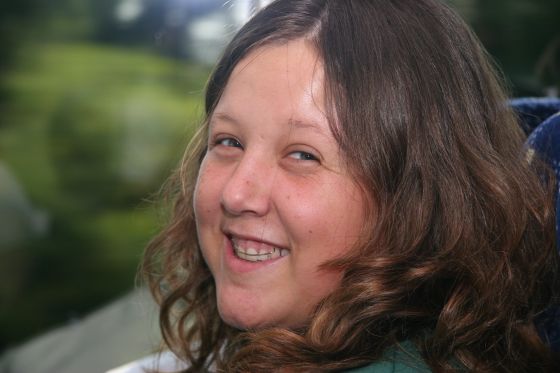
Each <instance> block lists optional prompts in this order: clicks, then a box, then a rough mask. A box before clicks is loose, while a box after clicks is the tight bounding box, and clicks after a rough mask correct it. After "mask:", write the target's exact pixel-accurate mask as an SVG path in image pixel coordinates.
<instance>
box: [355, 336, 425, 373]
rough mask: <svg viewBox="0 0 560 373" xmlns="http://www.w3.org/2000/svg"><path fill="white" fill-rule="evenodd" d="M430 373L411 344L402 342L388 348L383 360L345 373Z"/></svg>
mask: <svg viewBox="0 0 560 373" xmlns="http://www.w3.org/2000/svg"><path fill="white" fill-rule="evenodd" d="M413 372H414V373H430V372H431V369H430V368H429V367H428V366H427V365H426V363H425V362H424V359H422V356H421V355H420V352H419V351H418V349H417V348H416V346H415V345H414V344H413V343H412V342H402V343H400V344H397V345H396V346H394V347H392V348H390V349H389V350H388V351H387V352H385V354H384V355H383V358H382V359H381V360H380V361H378V362H375V363H372V364H370V365H366V366H364V367H361V368H356V369H352V370H350V371H347V373H413Z"/></svg>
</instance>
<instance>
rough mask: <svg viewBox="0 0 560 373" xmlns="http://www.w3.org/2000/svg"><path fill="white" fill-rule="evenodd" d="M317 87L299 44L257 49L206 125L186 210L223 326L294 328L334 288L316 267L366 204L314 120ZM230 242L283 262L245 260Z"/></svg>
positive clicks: (307, 53)
mask: <svg viewBox="0 0 560 373" xmlns="http://www.w3.org/2000/svg"><path fill="white" fill-rule="evenodd" d="M323 79H324V78H323V68H322V63H321V61H320V59H319V58H318V56H317V54H316V52H315V50H314V49H313V48H312V47H311V46H310V45H309V44H308V43H307V42H306V41H304V40H296V41H292V42H288V43H286V44H282V45H271V46H265V47H261V48H259V49H257V50H256V51H253V52H252V53H251V54H249V55H248V56H247V57H246V58H245V59H243V60H242V61H241V62H240V63H239V64H238V65H237V66H236V68H235V70H234V71H233V74H232V76H231V77H230V79H229V81H228V84H227V86H226V88H225V91H224V93H223V96H222V97H221V99H220V101H219V103H218V105H217V107H216V109H215V111H214V112H213V114H212V116H211V118H210V126H209V142H208V151H207V153H206V155H205V157H204V160H203V162H202V165H201V168H200V172H199V176H198V180H197V185H196V190H195V199H194V208H195V214H196V222H197V231H198V238H199V243H200V246H201V249H202V253H203V256H204V258H205V260H206V262H207V264H208V266H209V268H210V270H211V272H212V274H213V276H214V280H215V283H216V290H217V302H218V308H219V312H220V316H221V317H222V319H223V320H224V321H225V322H226V323H228V324H230V325H232V326H234V327H237V328H240V329H258V328H262V327H267V326H280V327H287V328H296V327H299V326H302V325H304V324H305V323H306V322H307V321H308V319H309V317H310V315H311V313H312V311H313V308H314V307H315V306H316V305H317V303H318V302H320V300H321V299H323V298H324V297H325V296H327V295H328V294H329V293H331V292H332V291H333V290H334V289H335V288H336V287H337V286H338V284H339V282H340V278H341V273H340V272H339V271H334V270H329V271H326V270H320V269H319V267H320V265H321V264H323V263H325V262H327V261H329V260H331V259H334V258H336V257H338V256H340V255H343V254H344V253H346V252H348V250H350V249H351V248H352V246H353V244H354V243H355V242H356V240H357V238H358V237H359V234H360V231H361V228H362V225H363V223H364V202H365V198H364V196H363V195H362V193H361V191H360V189H359V187H358V186H357V184H356V183H355V181H354V180H353V179H352V178H351V177H350V175H349V174H348V172H347V171H346V169H345V166H344V162H343V158H342V155H341V154H340V149H339V146H338V144H337V142H336V140H335V138H334V137H333V134H332V132H331V130H330V127H329V123H328V121H327V119H326V117H325V115H324V112H325V110H324V97H323V95H324V93H323V87H324V85H323ZM234 242H235V243H237V244H238V245H241V246H243V247H245V248H247V247H253V248H257V249H258V250H262V251H264V252H265V251H267V250H268V251H270V250H272V248H273V247H278V248H282V249H284V250H288V251H287V252H288V253H289V255H287V256H283V257H280V258H276V259H273V260H266V261H261V262H249V261H246V260H243V259H240V258H239V257H237V256H235V254H234V251H233V244H234ZM284 253H286V251H284Z"/></svg>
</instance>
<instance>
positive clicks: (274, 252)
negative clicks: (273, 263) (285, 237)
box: [232, 239, 290, 262]
mask: <svg viewBox="0 0 560 373" xmlns="http://www.w3.org/2000/svg"><path fill="white" fill-rule="evenodd" d="M232 243H233V250H234V252H235V255H237V256H238V257H239V258H241V259H244V260H248V261H250V262H262V261H264V260H271V259H276V258H280V257H282V256H286V255H288V254H289V253H290V252H289V251H288V250H286V249H280V248H278V247H272V246H268V247H267V248H266V249H264V251H263V250H258V251H257V249H256V248H254V247H246V246H245V245H242V244H241V243H240V242H238V240H235V239H232Z"/></svg>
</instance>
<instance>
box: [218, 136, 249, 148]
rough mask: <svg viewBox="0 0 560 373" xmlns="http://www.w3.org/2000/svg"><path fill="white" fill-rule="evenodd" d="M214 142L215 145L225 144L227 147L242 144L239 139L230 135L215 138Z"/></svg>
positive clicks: (238, 146) (240, 146)
mask: <svg viewBox="0 0 560 373" xmlns="http://www.w3.org/2000/svg"><path fill="white" fill-rule="evenodd" d="M214 144H215V145H222V146H227V147H230V148H243V145H241V143H240V142H239V141H237V140H236V139H234V138H232V137H226V138H221V139H217V140H216V141H215V143H214Z"/></svg>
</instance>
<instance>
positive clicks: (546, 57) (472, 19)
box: [0, 0, 560, 372]
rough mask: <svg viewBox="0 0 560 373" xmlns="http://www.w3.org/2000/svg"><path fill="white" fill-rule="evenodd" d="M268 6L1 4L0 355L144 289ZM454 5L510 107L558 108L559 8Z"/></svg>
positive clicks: (124, 1)
mask: <svg viewBox="0 0 560 373" xmlns="http://www.w3.org/2000/svg"><path fill="white" fill-rule="evenodd" d="M268 2H270V1H262V0H261V1H259V0H230V1H225V0H49V1H45V0H2V2H1V3H0V48H1V49H0V356H1V355H2V353H3V352H4V355H6V356H7V353H6V351H12V352H11V353H12V354H13V351H14V348H15V347H17V346H25V345H23V343H25V342H26V341H29V340H30V338H33V337H35V336H38V335H40V334H43V333H45V332H47V331H49V330H53V329H54V328H57V327H61V326H66V327H68V326H72V325H77V324H79V323H80V322H83V320H87V318H88V317H89V316H87V315H91V314H92V312H93V311H94V310H97V309H100V308H102V307H103V305H105V304H106V303H108V302H111V301H113V300H115V299H119V297H125V298H126V296H125V294H128V293H129V292H130V291H131V290H132V289H133V288H134V285H135V281H134V279H135V272H136V268H137V265H138V262H139V259H140V257H141V254H142V251H143V247H144V246H145V245H146V243H147V242H148V241H149V239H150V238H151V237H152V236H153V235H154V234H155V233H156V232H157V231H158V228H159V227H161V225H162V224H163V219H162V215H161V214H160V213H159V212H158V211H157V210H156V208H154V203H153V201H152V199H153V196H154V195H155V193H157V191H158V188H159V187H160V186H161V184H162V183H163V182H164V181H165V179H166V177H167V176H168V175H169V173H170V172H171V171H172V170H173V169H174V167H175V166H176V165H177V162H178V161H179V159H180V157H181V155H182V152H183V150H184V147H185V146H186V144H187V142H188V139H189V137H190V135H191V134H192V131H193V128H194V126H195V125H196V124H197V123H198V121H199V120H200V118H201V115H202V111H203V110H202V109H203V106H202V93H203V89H204V84H205V81H206V78H207V76H208V74H209V72H210V70H211V68H212V64H213V63H214V62H215V61H216V59H217V58H218V56H219V54H220V52H221V50H222V48H223V46H224V45H225V43H227V41H228V40H229V39H230V38H231V36H232V35H233V33H234V32H235V31H236V30H237V29H238V28H239V27H240V26H241V25H242V24H243V23H244V22H245V21H246V20H247V19H248V17H250V15H251V14H252V11H253V10H254V9H256V8H258V7H259V6H262V5H264V4H266V3H268ZM448 2H450V3H451V4H452V5H453V6H454V7H455V8H456V9H457V10H458V11H459V12H460V13H461V14H462V15H463V17H464V18H465V19H466V20H467V22H468V23H470V24H471V25H472V27H473V28H474V30H475V31H476V33H477V34H478V36H479V37H480V39H481V40H482V42H483V44H484V45H485V46H486V48H487V49H488V50H489V52H490V54H491V55H492V56H493V57H494V59H495V60H496V62H497V64H498V65H499V66H500V68H501V69H502V71H503V72H504V75H505V76H506V78H507V80H508V82H509V85H510V90H511V95H512V96H558V94H559V88H560V27H558V24H560V23H559V22H560V1H558V0H493V1H484V0H448ZM120 299H124V298H120ZM117 302H118V301H117ZM80 320H82V321H80ZM29 343H30V342H27V344H29ZM5 359H6V358H5V357H4V360H5ZM2 366H3V365H1V364H0V370H1V369H2ZM5 366H7V365H4V367H5ZM3 371H6V372H7V371H9V368H4V370H3ZM13 371H15V369H13Z"/></svg>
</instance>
